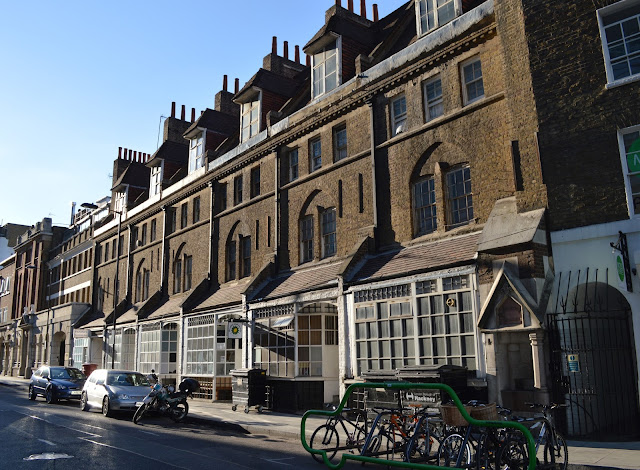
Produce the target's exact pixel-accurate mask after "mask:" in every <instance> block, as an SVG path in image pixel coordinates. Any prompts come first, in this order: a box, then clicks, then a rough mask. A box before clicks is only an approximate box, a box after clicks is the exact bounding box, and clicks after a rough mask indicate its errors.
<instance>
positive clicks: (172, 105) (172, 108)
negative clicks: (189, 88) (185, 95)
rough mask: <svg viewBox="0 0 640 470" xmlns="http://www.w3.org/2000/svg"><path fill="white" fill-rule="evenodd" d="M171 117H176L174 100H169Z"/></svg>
mask: <svg viewBox="0 0 640 470" xmlns="http://www.w3.org/2000/svg"><path fill="white" fill-rule="evenodd" d="M171 117H172V118H175V117H176V102H175V101H172V102H171Z"/></svg>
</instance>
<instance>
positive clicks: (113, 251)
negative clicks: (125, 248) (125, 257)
mask: <svg viewBox="0 0 640 470" xmlns="http://www.w3.org/2000/svg"><path fill="white" fill-rule="evenodd" d="M116 245H118V243H116V240H114V241H113V242H112V243H111V259H115V257H116V248H118V247H117V246H116ZM118 251H120V250H118ZM118 254H119V253H118Z"/></svg>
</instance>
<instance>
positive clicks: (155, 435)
mask: <svg viewBox="0 0 640 470" xmlns="http://www.w3.org/2000/svg"><path fill="white" fill-rule="evenodd" d="M139 432H141V433H143V434H149V435H150V436H153V437H158V436H159V434H156V433H154V432H149V431H139Z"/></svg>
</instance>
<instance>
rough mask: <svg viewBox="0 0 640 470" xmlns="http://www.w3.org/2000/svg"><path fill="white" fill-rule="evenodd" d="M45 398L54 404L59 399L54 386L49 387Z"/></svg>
mask: <svg viewBox="0 0 640 470" xmlns="http://www.w3.org/2000/svg"><path fill="white" fill-rule="evenodd" d="M45 398H46V399H47V403H49V404H52V403H55V402H56V401H58V400H57V399H56V391H55V389H54V388H53V387H49V388H48V389H47V391H46V392H45Z"/></svg>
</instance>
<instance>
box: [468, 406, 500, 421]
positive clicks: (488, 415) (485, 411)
mask: <svg viewBox="0 0 640 470" xmlns="http://www.w3.org/2000/svg"><path fill="white" fill-rule="evenodd" d="M470 414H471V417H472V418H475V419H483V420H486V421H497V420H498V408H496V404H495V403H489V404H488V405H482V406H474V407H473V408H471V413H470Z"/></svg>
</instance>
